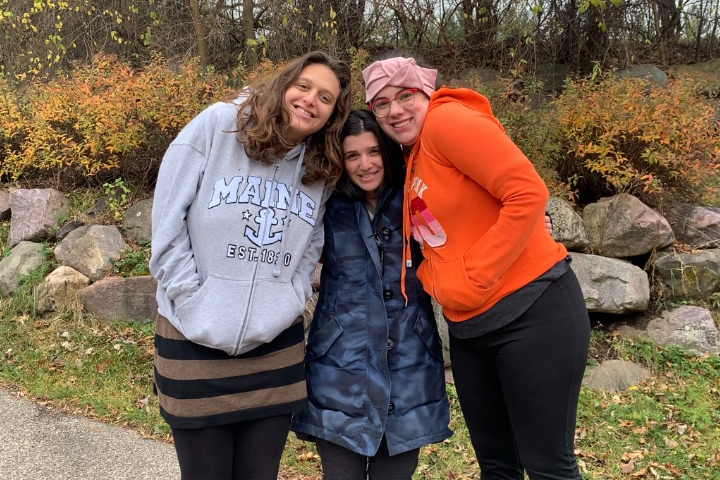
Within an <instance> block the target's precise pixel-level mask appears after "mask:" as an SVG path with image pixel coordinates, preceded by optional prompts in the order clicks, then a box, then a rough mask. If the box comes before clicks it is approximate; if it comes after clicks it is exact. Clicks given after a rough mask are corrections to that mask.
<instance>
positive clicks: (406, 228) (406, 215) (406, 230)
mask: <svg viewBox="0 0 720 480" xmlns="http://www.w3.org/2000/svg"><path fill="white" fill-rule="evenodd" d="M412 157H413V154H412V153H411V154H410V155H408V157H407V159H406V165H405V188H403V197H404V199H403V203H404V204H405V208H403V258H404V259H405V261H404V262H403V264H402V271H401V273H400V291H401V292H402V295H403V298H405V306H406V307H407V305H408V296H407V293H406V292H405V269H406V268H411V267H412V256H411V255H412V250H411V249H410V185H412V178H410V175H411V174H412Z"/></svg>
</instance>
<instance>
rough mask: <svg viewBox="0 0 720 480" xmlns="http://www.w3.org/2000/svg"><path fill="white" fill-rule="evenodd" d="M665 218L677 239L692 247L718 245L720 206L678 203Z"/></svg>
mask: <svg viewBox="0 0 720 480" xmlns="http://www.w3.org/2000/svg"><path fill="white" fill-rule="evenodd" d="M667 219H668V221H669V222H670V226H671V227H672V230H673V233H674V234H675V238H676V239H677V240H678V241H680V242H682V243H684V244H686V245H688V246H690V247H692V248H719V247H720V208H713V207H703V206H701V205H692V204H689V203H679V204H676V205H673V206H672V207H671V208H670V211H669V212H668V215H667Z"/></svg>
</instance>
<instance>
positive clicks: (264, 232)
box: [245, 208, 282, 247]
mask: <svg viewBox="0 0 720 480" xmlns="http://www.w3.org/2000/svg"><path fill="white" fill-rule="evenodd" d="M253 220H254V221H255V223H257V224H258V228H257V230H254V229H253V228H252V227H250V226H246V227H245V237H246V238H247V239H248V240H250V241H251V242H252V243H254V244H255V245H257V246H258V247H261V246H263V245H272V244H273V243H276V242H279V241H280V240H282V230H281V231H279V232H273V231H272V227H273V226H274V225H277V224H278V223H280V221H279V220H278V219H277V218H275V210H274V209H272V208H263V209H261V210H260V211H259V212H258V214H257V216H256V217H255V218H253Z"/></svg>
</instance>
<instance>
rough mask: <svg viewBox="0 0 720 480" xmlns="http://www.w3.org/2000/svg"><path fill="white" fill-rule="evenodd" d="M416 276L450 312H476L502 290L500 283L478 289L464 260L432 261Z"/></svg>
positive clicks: (425, 263)
mask: <svg viewBox="0 0 720 480" xmlns="http://www.w3.org/2000/svg"><path fill="white" fill-rule="evenodd" d="M417 276H418V278H419V279H420V281H421V282H422V284H423V287H425V290H426V291H427V292H428V293H430V294H431V295H432V296H433V298H434V299H435V300H436V301H437V302H438V303H439V304H440V305H442V306H443V307H444V308H448V309H450V310H464V311H468V310H477V309H478V308H480V307H481V306H482V305H483V304H484V303H485V302H486V301H487V299H488V298H490V297H491V296H492V295H493V294H494V293H495V292H497V291H498V290H499V289H500V287H501V286H502V281H500V280H499V281H497V282H495V283H494V284H493V285H491V286H490V287H488V288H483V287H479V286H477V285H475V284H474V283H473V282H472V281H471V280H470V279H469V278H468V276H467V271H466V269H465V261H464V259H463V258H462V257H461V258H458V259H455V260H449V261H443V260H438V259H437V258H434V257H431V258H430V259H428V260H426V261H424V262H423V263H421V264H420V267H418V271H417Z"/></svg>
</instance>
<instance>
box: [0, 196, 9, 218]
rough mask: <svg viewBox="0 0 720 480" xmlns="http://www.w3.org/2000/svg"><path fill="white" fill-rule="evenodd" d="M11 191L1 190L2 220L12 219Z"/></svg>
mask: <svg viewBox="0 0 720 480" xmlns="http://www.w3.org/2000/svg"><path fill="white" fill-rule="evenodd" d="M10 212H11V210H10V192H6V191H5V190H0V222H4V221H5V220H9V219H10Z"/></svg>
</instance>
